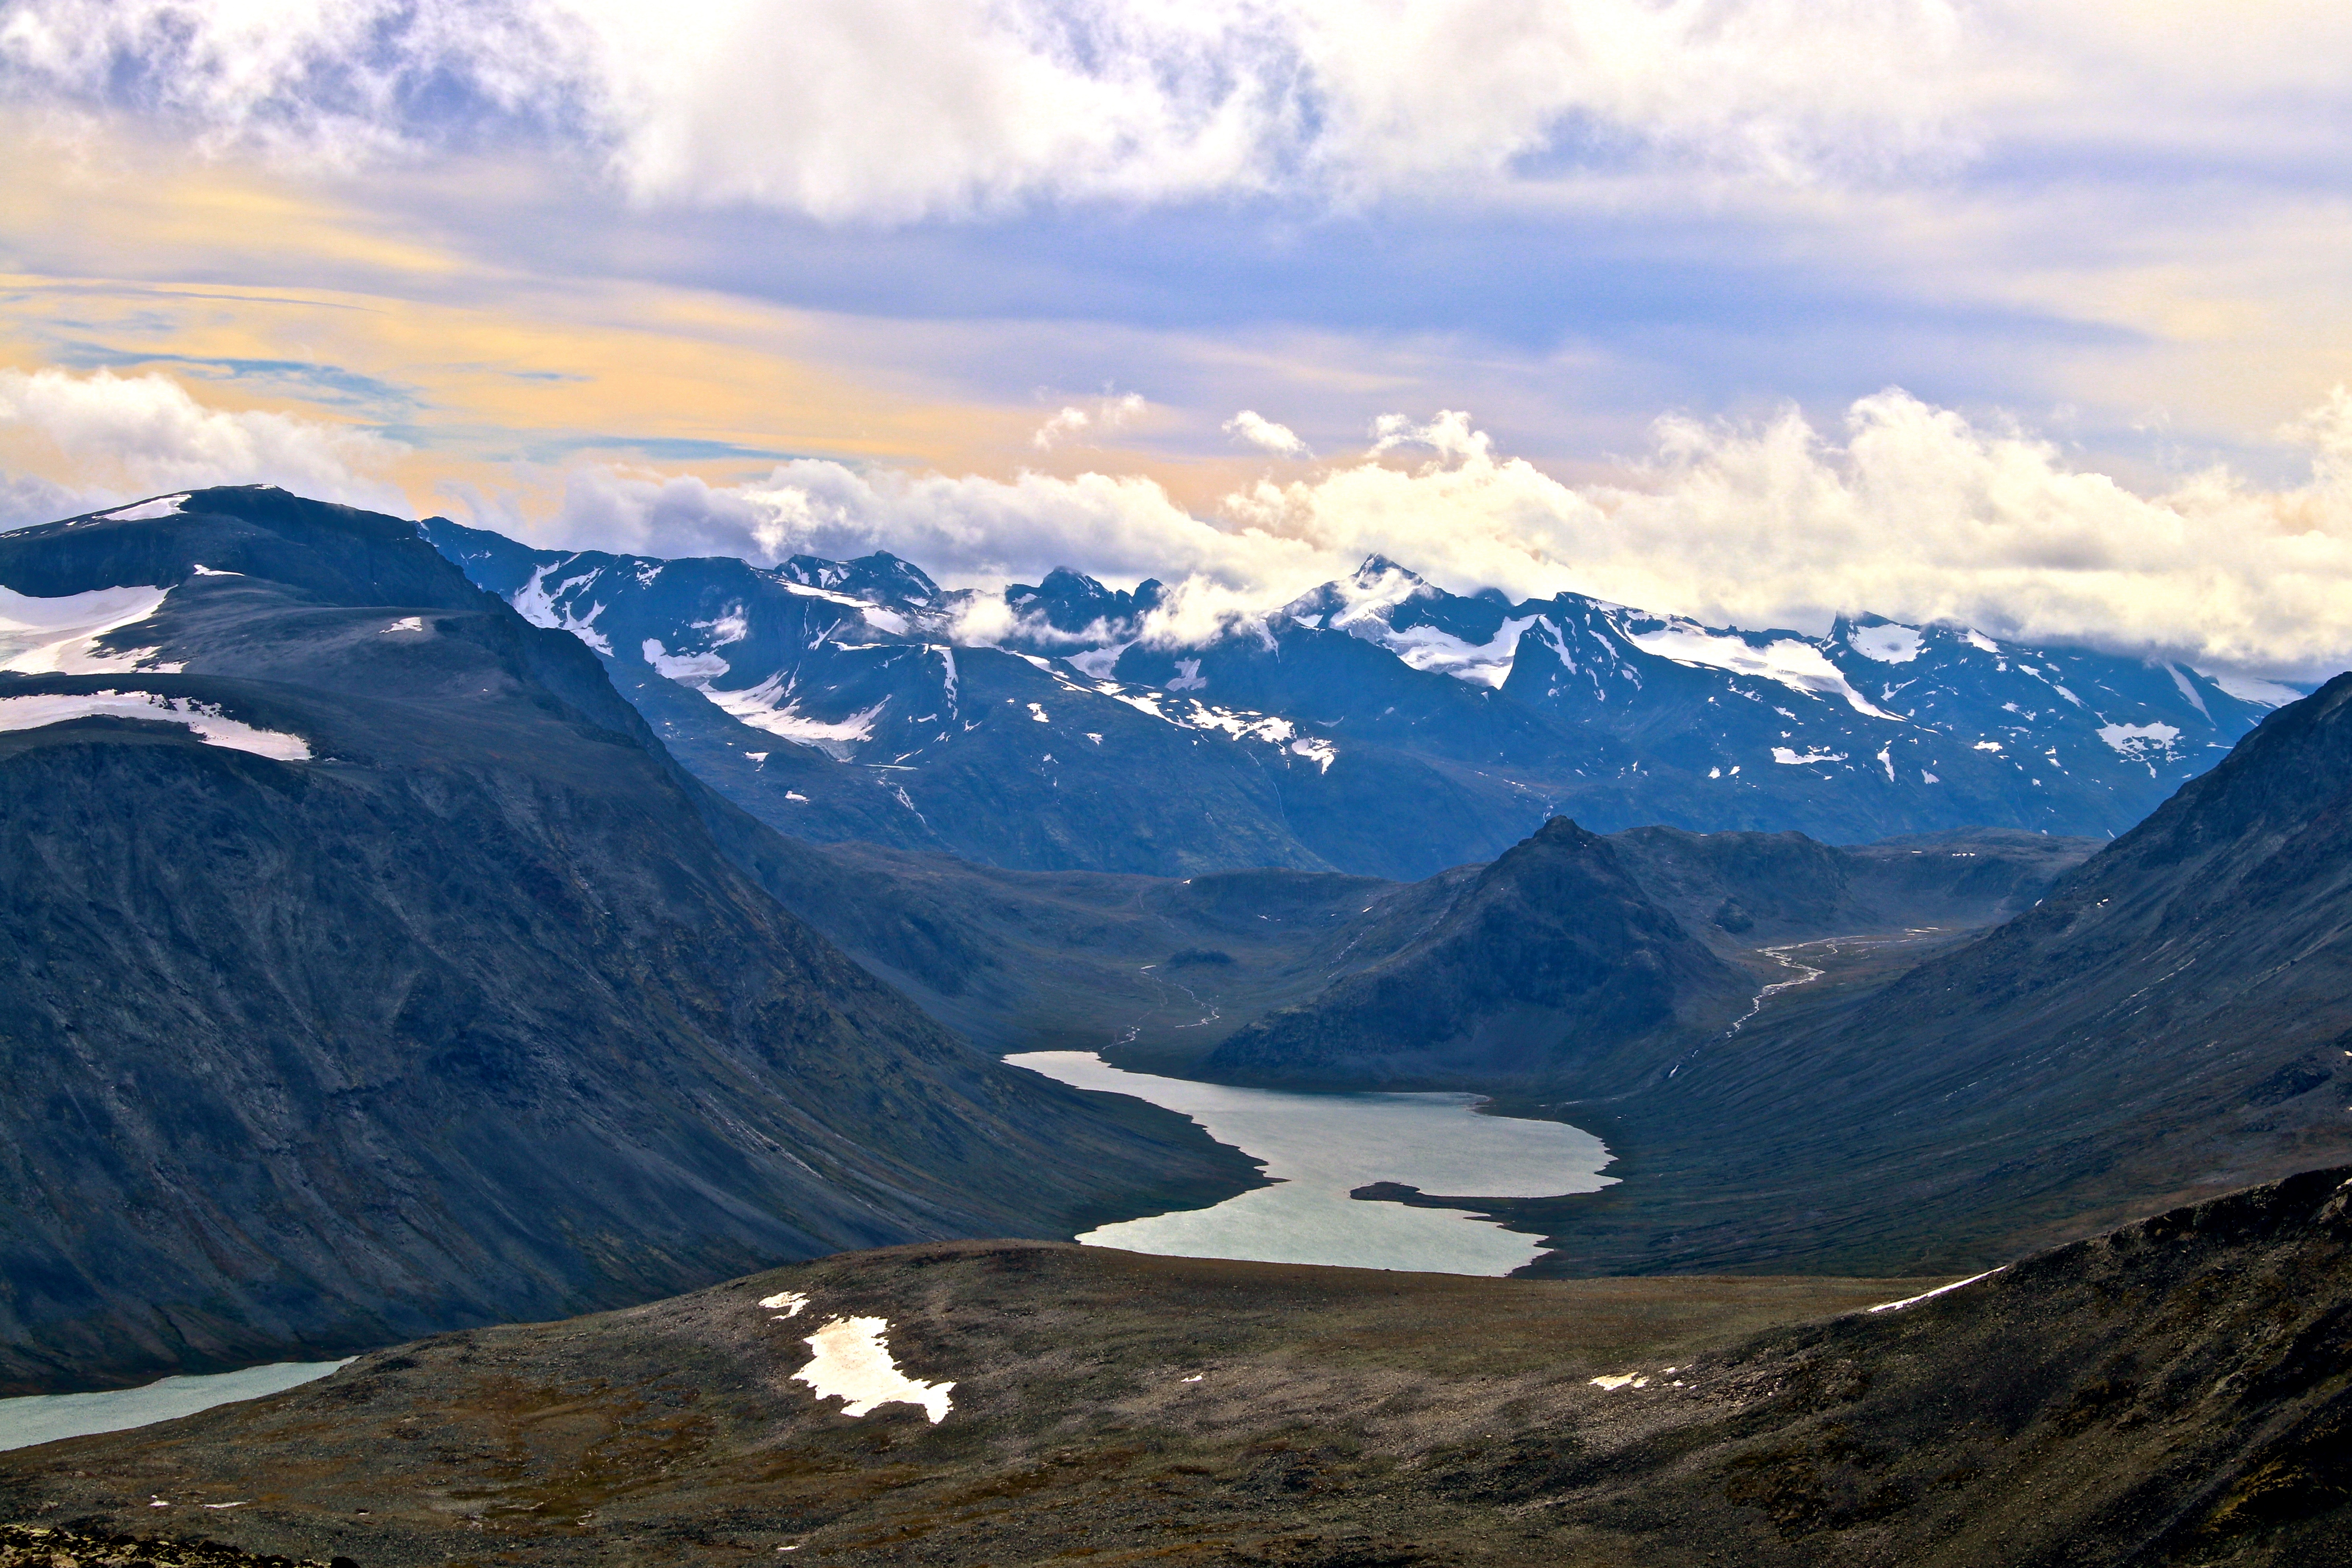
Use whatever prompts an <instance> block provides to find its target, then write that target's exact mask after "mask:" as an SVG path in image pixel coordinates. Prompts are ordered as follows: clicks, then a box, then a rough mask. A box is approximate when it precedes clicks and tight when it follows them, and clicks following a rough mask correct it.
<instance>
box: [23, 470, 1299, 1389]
mask: <svg viewBox="0 0 2352 1568" xmlns="http://www.w3.org/2000/svg"><path fill="white" fill-rule="evenodd" d="M0 587H5V590H6V594H7V598H6V601H5V607H6V610H7V613H8V622H7V625H8V635H9V637H10V638H11V639H12V640H11V641H10V644H9V646H8V647H6V648H5V650H0V666H5V668H0V996H5V998H6V999H7V1000H6V1004H5V1006H0V1081H5V1083H6V1085H7V1086H8V1092H7V1093H6V1094H5V1096H0V1390H4V1391H6V1392H22V1391H27V1390H30V1389H35V1388H41V1387H57V1386H72V1385H75V1384H80V1385H84V1386H87V1385H89V1384H96V1383H104V1382H109V1381H141V1380H143V1379H144V1378H145V1377H150V1376H153V1375H156V1374H158V1373H163V1372H169V1371H173V1370H191V1371H193V1370H207V1369H211V1368H215V1367H220V1366H225V1365H236V1364H242V1363H249V1362H255V1361H270V1360H278V1359H310V1358H313V1357H316V1356H319V1355H323V1354H331V1353H334V1352H339V1351H344V1350H349V1349H353V1348H359V1347H362V1346H367V1345H375V1344H382V1343H384V1342H388V1341H392V1340H397V1339H402V1338H406V1337H411V1336H413V1335H415V1334H417V1333H420V1332H425V1331H431V1330H434V1329H438V1328H446V1327H454V1326H457V1325H462V1324H467V1323H480V1322H488V1321H506V1320H512V1319H517V1318H544V1317H552V1316H557V1315H561V1314H564V1313H569V1312H573V1311H579V1310H587V1309H590V1308H593V1307H597V1306H605V1305H614V1304H617V1303H622V1302H626V1301H633V1300H647V1299H650V1298H653V1297H656V1296H660V1295H664V1294H668V1293H672V1292H675V1291H677V1290H678V1289H688V1288H691V1287H693V1286H696V1285H698V1284H702V1283H707V1282H709V1281H710V1280H712V1279H722V1278H726V1277H728V1276H730V1275H733V1274H738V1273H740V1272H741V1271H743V1270H744V1269H746V1268H754V1267H759V1266H762V1265H766V1264H769V1263H772V1262H775V1261H778V1260H781V1259H786V1258H806V1257H810V1256H814V1255H816V1254H820V1253H826V1252H832V1251H835V1250H838V1249H840V1248H842V1247H866V1246H873V1245H877V1244H887V1243H892V1242H900V1241H907V1240H914V1239H920V1238H927V1237H952V1236H971V1235H975V1234H979V1235H986V1234H1003V1233H1005V1232H1008V1231H1010V1232H1014V1233H1028V1234H1042V1235H1046V1236H1054V1235H1068V1234H1072V1233H1073V1229H1074V1227H1076V1228H1083V1227H1085V1226H1088V1225H1091V1224H1094V1223H1099V1221H1100V1220H1102V1219H1104V1218H1107V1217H1109V1216H1110V1215H1115V1214H1125V1215H1131V1214H1134V1213H1138V1212H1153V1211H1154V1210H1156V1209H1157V1208H1160V1207H1164V1206H1166V1205H1168V1204H1170V1203H1171V1202H1183V1201H1202V1199H1204V1198H1206V1199H1213V1198H1214V1197H1216V1196H1221V1195H1223V1194H1228V1193H1231V1192H1234V1191H1236V1190H1239V1189H1240V1188H1242V1187H1244V1186H1246V1185H1248V1184H1250V1183H1251V1182H1252V1181H1254V1180H1255V1175H1254V1171H1253V1168H1252V1167H1251V1166H1250V1165H1249V1163H1247V1162H1246V1161H1245V1160H1244V1159H1243V1158H1241V1157H1240V1156H1239V1155H1237V1154H1235V1153H1234V1152H1232V1151H1230V1150H1221V1149H1219V1148H1217V1147H1216V1146H1215V1145H1213V1144H1211V1143H1210V1142H1208V1140H1207V1139H1206V1138H1205V1137H1204V1136H1203V1135H1202V1134H1201V1133H1200V1132H1199V1131H1198V1130H1197V1129H1195V1128H1192V1127H1191V1126H1190V1125H1189V1124H1187V1123H1185V1122H1183V1121H1181V1119H1179V1118H1176V1117H1173V1116H1171V1115H1168V1114H1166V1113H1163V1112H1159V1111H1154V1110H1149V1109H1147V1108H1140V1107H1138V1106H1136V1105H1134V1104H1133V1103H1132V1102H1118V1101H1107V1100H1101V1099H1099V1098H1095V1099H1089V1098H1088V1097H1085V1096H1081V1095H1078V1094H1076V1093H1075V1092H1072V1091H1069V1090H1066V1089H1063V1088H1061V1087H1060V1086H1058V1085H1055V1084H1052V1083H1049V1082H1047V1081H1045V1080H1044V1079H1039V1078H1037V1077H1036V1076H1035V1075H1034V1074H1028V1073H1022V1072H1018V1071H1015V1070H1013V1069H1010V1068H1003V1067H1002V1066H1000V1065H999V1064H997V1063H996V1062H995V1061H994V1060H992V1058H989V1057H988V1056H987V1055H986V1054H985V1053H983V1052H982V1051H980V1050H978V1049H976V1048H975V1047H971V1046H970V1045H968V1044H967V1043H965V1042H964V1041H962V1040H960V1039H958V1038H956V1037H953V1036H952V1035H950V1034H949V1033H948V1032H947V1031H946V1030H944V1029H942V1028H941V1027H940V1026H938V1025H936V1024H935V1023H933V1022H932V1021H931V1020H930V1019H929V1018H928V1017H926V1016H924V1015H923V1014H922V1013H921V1012H920V1011H919V1010H918V1009H917V1008H916V1007H915V1006H914V1005H911V1004H910V1003H908V1001H907V1000H906V999H905V998H904V997H903V996H901V995H899V994H898V993H896V992H894V991H892V990H891V989H890V988H889V987H888V986H887V985H885V984H882V983H880V982H878V981H877V980H876V979H875V978H874V977H873V976H872V975H871V974H870V973H867V972H866V970H864V969H862V968H860V967H859V966H858V965H857V964H856V963H852V962H851V961H850V960H849V959H847V958H846V957H845V956H844V955H843V954H842V953H841V952H840V951H839V950H838V949H837V948H835V946H834V945H833V944H832V943H831V942H828V941H827V940H825V938H824V937H823V936H822V935H820V934H819V933H818V932H817V931H814V930H813V929H812V928H811V927H810V926H808V925H807V924H806V923H805V922H803V921H801V920H799V919H798V918H796V917H795V916H793V914H792V913H790V912H789V911H788V910H786V909H785V908H783V907H782V905H781V904H779V903H778V902H777V901H776V900H775V899H774V898H773V897H772V895H771V894H770V893H769V892H768V891H767V890H766V889H764V888H763V887H762V886H761V883H760V881H759V879H758V877H759V871H758V867H759V865H760V863H761V858H762V856H763V855H767V854H774V855H782V854H785V853H788V847H786V846H784V845H783V844H782V841H781V840H779V839H777V838H776V837H775V836H774V835H773V834H772V832H771V831H770V830H768V829H766V828H763V827H761V826H758V825H757V824H756V823H753V822H751V820H750V819H749V818H746V817H744V816H742V815H741V814H740V813H739V812H736V811H734V810H733V808H731V807H729V806H727V805H724V804H723V803H722V802H719V800H717V799H716V798H715V797H713V796H711V795H709V792H708V791H707V790H705V789H704V788H703V786H702V785H700V784H698V783H697V782H696V781H695V780H694V779H693V778H692V777H691V776H690V775H688V774H687V773H684V772H683V771H682V770H680V769H679V768H677V766H676V764H675V763H672V762H671V760H670V759H669V758H668V756H667V753H665V752H663V750H662V748H661V747H660V745H659V744H658V742H656V741H655V740H654V738H653V737H652V736H651V735H650V734H649V733H648V732H647V731H646V728H645V726H644V724H643V722H642V721H640V720H639V719H638V717H637V715H636V714H635V711H634V710H631V709H630V708H629V707H628V706H627V704H625V702H623V701H622V700H620V699H619V698H618V697H617V696H616V695H615V694H614V691H613V689H612V687H611V685H610V683H609V682H608V681H607V680H606V679H605V678H604V671H603V669H602V668H601V667H600V666H599V665H598V664H597V662H596V660H595V659H594V658H593V657H592V656H590V654H589V653H588V652H587V650H586V649H585V648H583V647H582V646H581V645H580V643H579V642H578V641H577V640H576V639H575V638H573V637H569V636H566V635H564V634H562V633H558V632H550V631H546V630H543V629H541V628H538V627H534V626H530V625H529V624H528V623H527V622H525V621H524V620H523V619H522V618H521V617H520V616H517V615H516V614H515V613H514V612H513V611H512V610H510V609H509V608H508V607H507V606H506V605H504V604H502V603H500V602H499V600H497V599H496V598H493V597H491V596H489V595H485V594H482V593H480V592H479V591H478V590H476V589H475V588H473V587H472V586H471V585H470V584H467V582H466V581H465V579H464V578H463V577H462V576H461V575H460V574H458V572H457V570H456V568H454V567H452V566H451V565H449V563H447V562H446V561H445V560H443V559H442V558H441V557H440V556H438V555H437V554H436V553H435V552H433V551H432V550H431V549H429V548H428V547H427V546H426V545H425V543H424V542H422V541H421V540H419V539H418V538H417V537H416V536H415V529H414V527H413V525H411V524H408V523H405V522H402V521H397V520H394V519H392V518H387V517H379V516H374V515H372V514H368V513H363V512H356V511H352V510H348V509H344V508H339V507H327V506H320V505H317V504H314V503H310V502H306V501H300V500H295V499H294V498H291V497H289V496H286V495H284V494H283V493H282V492H278V491H271V490H259V489H229V490H212V491H204V492H198V493H195V494H192V495H188V496H184V497H174V498H165V499H164V500H160V501H156V502H151V503H147V504H144V505H142V506H136V507H128V508H122V509H118V510H116V511H115V512H112V513H109V514H104V515H100V516H93V517H89V518H82V519H76V520H71V521H67V522H63V523H58V524H54V525H50V526H47V527H44V528H38V529H33V530H27V531H19V532H16V533H13V534H9V535H5V536H0Z"/></svg>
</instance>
